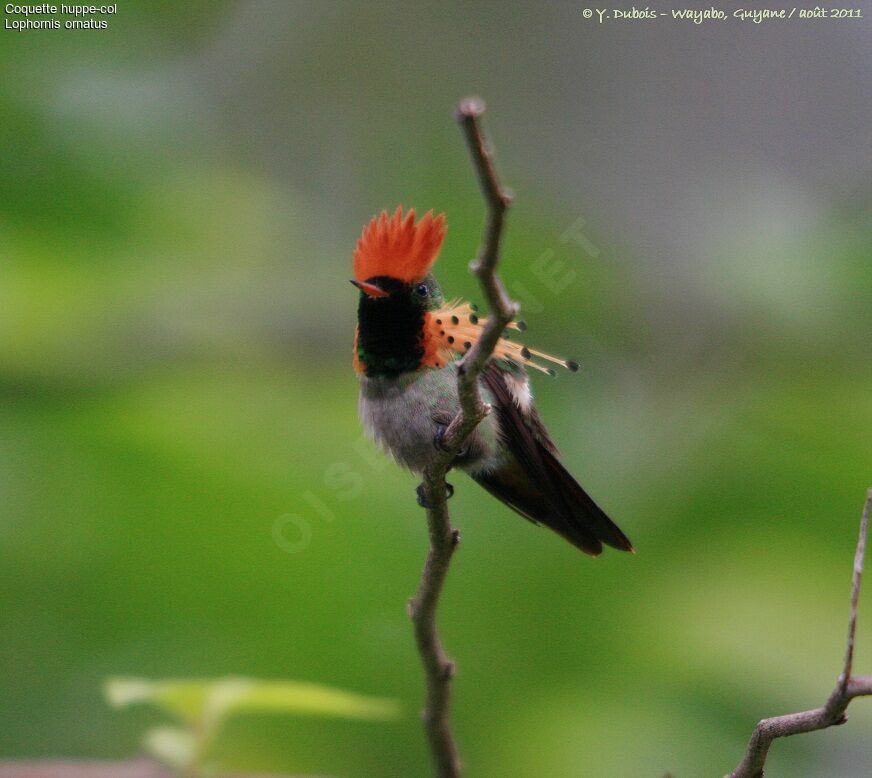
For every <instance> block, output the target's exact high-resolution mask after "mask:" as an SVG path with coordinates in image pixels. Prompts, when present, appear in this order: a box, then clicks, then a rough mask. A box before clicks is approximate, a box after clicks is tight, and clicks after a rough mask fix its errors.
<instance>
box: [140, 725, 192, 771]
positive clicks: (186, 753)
mask: <svg viewBox="0 0 872 778" xmlns="http://www.w3.org/2000/svg"><path fill="white" fill-rule="evenodd" d="M143 743H144V745H145V748H146V750H147V751H148V752H149V753H150V754H151V755H152V756H153V757H154V758H155V759H157V760H158V761H160V762H162V763H163V764H165V765H168V766H169V767H172V768H174V769H176V770H180V771H181V770H189V769H190V768H191V767H192V766H193V765H195V764H196V761H197V757H198V756H199V753H200V749H199V745H198V744H197V739H196V737H194V735H193V734H192V733H190V732H187V731H186V730H184V729H179V728H178V727H155V728H154V729H150V730H149V731H148V732H146V734H145V738H144V740H143Z"/></svg>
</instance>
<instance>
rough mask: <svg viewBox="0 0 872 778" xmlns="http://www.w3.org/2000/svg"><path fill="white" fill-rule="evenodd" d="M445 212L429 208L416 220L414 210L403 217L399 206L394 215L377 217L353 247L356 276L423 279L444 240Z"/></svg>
mask: <svg viewBox="0 0 872 778" xmlns="http://www.w3.org/2000/svg"><path fill="white" fill-rule="evenodd" d="M445 229H446V228H445V214H442V213H440V214H439V215H438V216H433V211H427V213H425V214H424V215H423V216H422V217H421V219H420V221H418V223H417V224H416V223H415V209H414V208H412V209H410V210H409V212H408V213H407V214H406V215H405V216H404V215H403V208H402V206H398V207H397V210H396V211H394V213H393V216H388V213H387V211H382V212H381V213H380V214H379V215H378V216H374V217H373V218H372V219H371V220H370V222H369V224H367V225H366V227H364V228H363V232H362V233H361V235H360V238H359V239H358V241H357V246H356V247H355V249H354V277H355V278H356V279H357V280H358V281H366V280H367V279H369V278H375V277H377V276H390V277H391V278H396V279H398V280H400V281H403V282H404V283H415V282H416V281H420V280H421V279H422V278H424V276H426V275H427V273H428V272H429V271H430V268H431V267H432V266H433V263H434V262H435V261H436V257H437V255H438V254H439V249H440V248H441V247H442V241H443V240H444V239H445Z"/></svg>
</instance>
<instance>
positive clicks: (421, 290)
mask: <svg viewBox="0 0 872 778" xmlns="http://www.w3.org/2000/svg"><path fill="white" fill-rule="evenodd" d="M429 292H430V290H429V289H428V288H427V284H418V286H416V287H415V294H417V295H418V297H426V296H427V294H428V293H429Z"/></svg>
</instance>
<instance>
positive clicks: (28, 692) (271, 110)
mask: <svg viewBox="0 0 872 778" xmlns="http://www.w3.org/2000/svg"><path fill="white" fill-rule="evenodd" d="M690 6H691V7H702V4H696V5H695V6H694V4H690ZM583 7H584V5H583V4H580V3H577V2H567V3H559V2H556V3H549V4H538V3H533V2H529V3H518V2H476V3H471V2H464V3H458V2H448V3H428V4H424V3H407V2H376V3H341V2H329V3H322V2H314V1H313V2H298V1H296V0H295V1H293V2H291V1H289V2H267V1H262V2H202V1H201V2H194V1H193V0H189V1H188V2H185V3H176V2H170V1H169V0H166V1H163V2H157V1H156V0H154V1H152V2H136V3H134V2H123V1H122V2H121V3H120V4H119V13H118V14H117V16H116V17H114V18H113V19H112V20H111V22H110V28H109V29H108V30H103V31H94V30H90V31H88V30H85V31H78V32H67V31H58V32H50V31H29V32H13V31H9V30H3V31H2V35H0V67H2V73H3V77H2V80H0V181H2V188H0V227H2V229H0V394H2V403H0V425H2V426H0V430H2V435H0V493H2V498H0V505H2V514H0V587H2V592H0V595H2V600H0V603H2V605H0V756H4V757H10V758H23V757H40V756H71V757H89V758H90V757H93V758H124V757H127V756H130V755H133V754H135V753H137V750H138V748H139V739H140V736H141V733H142V731H143V729H144V728H145V727H146V726H147V725H148V724H150V723H153V722H154V721H155V720H157V716H156V715H155V714H153V713H152V712H150V711H147V710H138V711H131V712H117V711H112V710H110V709H109V708H108V707H107V706H106V704H105V702H104V700H103V699H102V697H101V691H100V687H101V684H102V681H103V679H104V678H105V677H106V676H109V675H117V674H133V675H143V676H147V677H155V678H167V677H211V676H219V675H225V674H245V675H252V676H258V677H287V678H298V679H303V680H311V681H319V682H323V683H328V684H332V685H335V686H339V687H344V688H348V689H351V690H354V691H357V692H361V693H365V694H371V695H378V696H387V697H395V698H397V699H399V700H401V702H402V704H403V708H404V715H403V716H402V717H401V718H400V719H398V720H397V721H394V722H388V723H373V722H343V721H331V720H317V719H308V720H307V719H297V718H293V717H277V716H273V717H258V718H255V719H252V718H245V719H239V720H237V721H235V722H234V723H232V724H231V725H229V727H228V728H227V730H226V731H225V736H224V738H223V739H222V742H221V743H220V746H219V750H220V755H221V758H222V760H223V761H224V763H225V764H227V765H229V766H232V767H237V768H244V769H247V770H272V771H276V772H279V771H282V772H300V773H303V772H311V773H319V774H326V775H341V776H355V777H360V776H423V775H426V774H427V773H428V771H429V767H428V762H427V759H428V757H427V752H426V750H425V746H424V741H423V737H422V734H421V731H420V724H419V720H418V716H417V712H418V709H419V706H420V701H421V698H422V682H421V677H420V672H419V666H418V661H417V655H416V654H415V651H414V648H413V643H412V639H411V634H410V628H409V624H408V623H407V619H406V615H405V603H406V599H407V597H408V595H410V594H411V593H412V591H413V589H414V587H415V584H416V582H417V578H418V575H419V572H420V568H421V564H422V561H423V558H424V553H425V548H426V542H427V541H426V530H425V524H424V516H423V513H422V512H421V510H420V509H419V508H418V507H417V506H416V505H415V501H414V487H415V485H416V482H415V480H414V478H413V477H412V476H410V475H408V474H406V473H403V472H401V471H400V470H398V469H397V468H395V467H394V466H393V465H392V464H390V463H389V462H388V460H387V459H386V458H384V457H383V456H382V455H381V454H379V453H378V452H376V450H375V448H374V447H373V446H372V445H371V444H369V443H368V442H366V441H364V440H362V438H361V434H360V429H359V425H358V422H357V418H356V391H357V388H356V379H355V376H354V374H353V372H352V370H351V365H350V361H351V350H350V348H351V337H352V331H353V327H354V320H355V301H356V293H355V292H354V290H353V289H352V288H351V287H350V286H349V284H348V282H347V278H348V277H349V273H350V252H351V249H352V246H353V244H354V241H355V240H356V238H357V235H358V233H359V230H360V228H361V226H362V225H363V223H364V222H365V221H366V220H367V219H368V218H369V217H370V216H371V215H372V214H373V213H374V212H376V211H377V210H378V209H380V208H382V207H393V206H394V205H396V204H397V203H403V204H405V205H414V206H417V207H418V208H419V209H426V208H430V207H432V208H435V209H438V210H441V211H445V212H446V213H447V215H448V220H449V224H450V228H449V234H448V238H447V241H446V245H445V248H444V251H443V254H442V259H441V261H440V265H439V276H440V278H441V280H442V281H443V284H444V286H445V287H446V288H447V289H448V290H449V292H450V293H452V294H458V295H464V296H467V297H471V298H472V299H476V298H477V297H478V295H477V290H476V287H475V285H474V283H473V280H472V279H471V278H470V277H469V275H468V274H467V271H466V265H467V261H468V260H469V259H470V258H471V256H472V255H473V253H474V251H475V248H476V246H477V243H478V237H479V233H480V230H481V226H482V223H483V206H482V203H481V200H480V197H479V194H478V191H477V187H476V182H475V180H474V177H473V174H472V171H471V168H470V165H469V162H468V158H467V153H466V150H465V148H464V146H463V143H462V140H461V137H460V134H459V132H458V130H457V128H456V126H455V125H454V123H453V120H452V109H453V105H454V103H455V101H456V99H457V98H458V97H460V96H462V95H464V94H467V93H478V94H481V95H482V96H483V97H484V98H485V99H486V101H487V103H488V106H489V112H488V115H487V117H486V119H487V126H488V129H489V132H490V134H491V136H492V138H493V140H494V142H495V144H496V146H497V148H498V154H499V163H500V167H501V170H502V173H503V176H504V178H505V180H506V182H507V183H508V184H510V185H511V186H512V187H513V189H514V190H515V191H516V193H517V204H516V207H515V208H514V209H513V211H512V213H511V215H510V226H509V233H508V236H507V239H506V245H505V265H504V276H505V278H506V280H507V283H508V285H509V288H510V290H511V291H512V292H513V294H515V295H516V296H517V297H518V298H519V299H520V300H521V302H522V304H523V305H524V307H525V311H524V316H525V318H526V319H527V321H528V323H529V325H530V329H529V333H528V335H529V341H530V342H532V343H535V344H536V345H538V346H540V347H542V348H545V349H548V350H550V351H553V352H555V353H559V354H565V355H568V356H571V357H573V358H575V359H577V360H578V361H579V362H580V363H581V365H582V369H581V371H580V373H579V374H577V375H569V374H565V375H561V376H559V377H558V378H556V379H553V380H551V379H547V378H544V379H537V380H536V390H537V397H538V400H539V403H540V405H541V408H542V412H543V414H544V416H545V418H546V419H547V420H548V421H549V423H550V426H551V427H552V430H553V433H554V436H555V438H556V439H557V441H558V443H559V445H560V446H561V448H562V449H563V452H564V455H565V459H566V460H567V462H568V463H569V465H570V467H571V469H572V470H573V471H575V472H576V473H577V474H578V475H579V477H580V479H581V480H582V482H583V483H584V484H585V485H586V486H587V487H588V489H589V490H590V491H591V492H592V493H593V494H594V495H595V496H596V498H597V499H598V500H599V501H600V502H601V503H602V504H603V505H604V506H605V507H606V508H607V509H608V510H609V511H610V513H611V514H612V515H613V516H614V517H615V518H616V519H617V520H618V522H619V523H620V524H621V526H622V527H623V528H624V529H626V531H627V532H628V534H629V535H630V536H631V537H632V539H633V540H634V542H635V544H636V546H637V548H638V553H637V555H636V556H635V557H629V556H626V555H621V554H618V553H606V554H605V555H604V556H603V557H602V558H600V559H597V560H591V559H588V558H586V557H583V556H582V555H580V554H579V553H578V552H577V551H575V550H574V549H573V548H571V547H569V546H568V545H567V544H565V543H564V542H562V541H561V540H560V539H559V538H557V537H556V536H554V535H552V534H550V533H548V532H547V531H545V530H540V529H537V528H535V527H533V526H531V525H529V524H527V523H526V522H524V521H521V520H520V519H518V518H517V517H516V516H514V515H513V514H511V513H510V512H509V511H508V510H507V509H504V508H503V507H502V506H500V505H498V504H496V503H495V502H493V501H492V500H491V499H490V498H488V497H487V496H486V495H484V493H482V492H481V491H479V490H478V489H477V488H473V486H472V485H471V483H470V482H468V481H466V480H465V479H464V478H463V477H462V476H457V478H456V479H455V482H456V485H457V487H458V489H457V494H456V496H455V498H454V499H453V500H452V508H453V511H454V519H455V522H456V524H457V525H458V526H459V527H461V528H462V531H463V538H464V540H463V546H462V550H461V552H460V554H459V555H458V556H457V557H456V559H455V564H454V567H453V570H452V572H451V576H450V581H449V584H448V587H447V591H446V594H445V598H444V603H443V606H442V612H441V621H442V629H443V633H444V638H445V641H446V643H447V645H448V647H449V649H450V652H451V654H452V655H453V656H454V657H455V658H456V659H457V661H458V663H459V668H460V672H459V675H458V678H457V684H456V696H455V703H454V711H455V714H454V715H455V721H456V727H457V731H458V737H459V740H460V743H461V748H462V751H463V755H464V760H465V762H466V764H467V767H468V772H469V775H470V776H500V777H501V778H509V777H520V776H524V777H529V776H536V777H538V776H548V777H549V778H564V777H569V776H625V777H627V778H630V777H635V776H640V777H641V776H646V777H650V776H661V775H663V774H664V773H665V772H667V771H671V772H672V774H673V775H675V776H718V775H722V774H723V773H724V772H726V771H727V770H728V769H729V768H731V767H732V766H733V765H734V764H735V763H736V762H737V761H738V760H739V757H740V755H741V753H742V751H743V749H744V746H745V742H746V740H747V737H748V736H749V734H750V732H751V729H752V727H753V725H754V723H755V722H756V720H757V719H758V718H760V717H762V716H764V715H773V714H776V713H780V712H787V711H791V710H798V709H802V708H805V707H812V706H814V705H816V704H818V703H819V702H820V701H822V700H823V699H824V698H825V695H826V694H827V693H828V692H829V690H830V689H831V688H832V684H833V682H834V679H835V676H836V674H837V673H838V670H839V663H840V661H841V656H842V651H843V645H844V632H845V625H846V617H847V608H848V590H849V581H850V573H851V560H852V554H853V548H854V544H855V541H856V531H857V523H858V520H859V513H860V508H861V505H862V501H863V498H864V495H865V489H866V487H867V486H869V485H872V445H870V440H872V438H870V429H872V337H870V334H872V305H870V296H872V272H870V261H872V251H870V245H872V242H870V238H872V227H870V193H872V186H870V181H872V179H870V157H872V143H870V130H869V128H870V126H872V121H870V120H872V116H870V106H872V100H870V98H872V88H870V84H872V81H870V79H869V72H870V70H869V66H870V61H869V60H870V56H872V48H870V46H869V45H868V43H869V39H870V38H869V35H870V28H869V21H868V19H867V20H845V21H840V22H835V21H827V20H823V21H821V20H817V21H807V22H802V23H800V22H793V23H768V24H762V25H753V24H750V23H744V24H743V23H740V22H722V23H717V24H715V23H712V24H709V25H702V26H695V25H693V24H690V23H677V22H672V21H670V20H658V21H657V22H647V23H646V22H623V23H622V22H612V23H610V24H603V25H598V24H596V23H595V21H586V20H584V18H583V17H582V15H581V9H582V8H583ZM860 7H865V9H866V11H867V16H868V15H869V12H870V11H872V9H870V8H869V5H868V3H865V4H863V3H861V4H860ZM867 594H868V593H867ZM870 600H872V597H867V601H866V603H865V604H864V606H865V607H864V609H863V611H862V613H861V624H860V633H859V647H858V658H857V667H858V669H859V670H860V671H865V672H870V671H872V601H870ZM870 727H872V706H870V705H868V704H864V702H863V701H862V700H861V701H858V702H857V703H856V704H855V705H854V706H853V707H852V709H851V722H850V724H849V725H848V726H846V727H841V728H837V729H835V730H830V731H827V732H825V733H820V734H814V735H806V736H803V737H802V738H796V739H793V740H792V741H790V742H780V743H778V744H777V745H776V746H775V748H774V751H773V755H772V759H771V774H772V775H773V776H803V777H806V776H827V777H828V778H837V777H840V776H844V777H848V776H850V777H852V778H856V777H857V776H865V775H869V774H870V771H872V739H870V737H869V733H870ZM767 774H768V773H767Z"/></svg>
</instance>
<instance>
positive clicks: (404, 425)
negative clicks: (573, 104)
mask: <svg viewBox="0 0 872 778" xmlns="http://www.w3.org/2000/svg"><path fill="white" fill-rule="evenodd" d="M444 237H445V217H444V215H439V216H435V217H434V216H433V213H432V211H430V212H428V213H426V214H425V215H424V216H423V217H422V218H421V219H420V220H419V221H417V222H416V221H415V212H414V210H410V211H409V212H408V213H406V214H404V213H403V211H402V208H397V210H396V211H395V212H394V213H393V215H391V216H389V215H388V214H387V213H386V212H385V211H382V213H381V215H379V216H377V217H375V218H373V219H372V220H371V221H370V223H369V224H368V225H367V226H366V227H365V228H364V229H363V233H362V234H361V236H360V239H359V240H358V242H357V246H356V248H355V250H354V261H353V265H354V278H353V279H352V281H351V283H352V284H354V285H355V286H356V287H357V288H358V289H359V290H360V298H359V303H358V310H357V317H358V326H357V333H356V336H355V342H354V367H355V369H356V370H357V372H358V374H359V376H360V400H359V412H360V418H361V420H362V422H363V425H364V427H365V428H366V431H367V433H368V434H369V435H370V437H372V438H373V439H374V440H375V441H376V442H377V443H378V444H380V445H381V446H382V447H383V448H385V449H386V450H387V451H388V452H389V453H390V454H392V455H393V457H394V458H395V459H396V460H397V461H398V462H399V463H400V464H401V465H403V466H405V467H407V468H409V469H410V470H412V471H413V472H418V473H420V472H422V471H423V470H424V468H425V467H426V466H427V464H428V463H429V462H430V461H431V459H432V457H433V455H434V452H435V450H436V448H438V447H440V445H441V440H442V436H443V435H444V433H445V430H446V429H447V427H448V425H449V424H450V422H451V420H452V419H453V418H454V417H455V415H456V414H457V412H458V410H459V407H460V405H459V400H458V393H457V364H458V362H457V360H458V359H459V357H461V356H462V355H463V354H464V353H466V352H467V351H468V350H469V349H470V348H471V347H472V344H473V343H474V342H475V341H476V340H477V339H478V338H479V337H480V336H481V333H482V331H483V329H484V324H485V323H486V320H485V319H484V318H479V316H478V314H477V312H476V308H475V307H474V306H472V305H470V304H469V303H465V302H461V301H459V300H454V301H450V302H446V300H445V298H444V297H443V294H442V290H441V289H440V288H439V284H438V283H437V282H436V279H435V278H434V277H433V275H432V273H431V272H430V268H431V267H432V266H433V264H434V263H435V261H436V257H437V255H438V253H439V249H440V248H441V246H442V241H443V239H444ZM508 329H511V330H515V331H519V330H523V329H524V326H523V324H521V323H519V322H512V323H511V324H509V325H508ZM551 365H557V366H560V367H564V368H568V369H569V370H573V371H575V370H577V369H578V365H577V364H576V363H575V362H572V361H569V360H565V359H560V358H558V357H554V356H551V355H550V354H546V353H545V352H542V351H537V350H536V349H533V348H528V347H527V346H524V345H521V344H520V343H517V342H515V341H513V340H509V339H508V338H505V337H503V338H501V339H500V340H499V342H498V343H497V346H496V348H495V349H494V353H493V356H492V358H491V359H490V360H489V362H488V363H487V365H486V366H485V368H484V370H483V371H482V373H481V376H480V379H479V380H480V381H481V393H482V397H483V398H484V400H485V401H486V402H488V403H490V404H491V406H492V407H493V409H494V411H495V412H494V413H491V414H489V415H488V416H487V417H486V418H485V419H484V421H482V422H481V423H480V424H479V425H478V426H477V427H476V428H475V430H474V431H473V432H472V434H471V435H470V436H469V438H468V439H467V440H466V443H465V445H464V448H463V450H462V451H461V452H460V454H458V456H457V459H456V460H455V462H454V466H455V467H458V468H460V469H461V470H464V471H465V472H466V473H468V474H469V475H470V476H471V477H472V478H473V479H474V480H475V481H476V482H478V483H479V484H481V485H482V486H483V487H484V488H485V489H487V491H489V492H490V493H491V494H492V495H494V496H495V497H497V498H498V499H499V500H501V501H502V502H504V503H505V504H506V505H508V506H509V507H510V508H512V509H513V510H515V511H517V512H518V513H520V514H521V515H522V516H524V517H525V518H527V519H529V520H530V521H532V522H534V523H536V524H544V525H545V526H546V527H550V528H551V529H552V530H554V531H555V532H557V533H558V534H559V535H562V536H563V537H564V538H566V539H567V540H568V541H569V542H570V543H572V544H573V545H574V546H577V547H578V548H580V549H581V550H582V551H584V552H586V553H588V554H591V555H597V554H599V553H600V552H601V551H602V548H603V544H606V545H609V546H612V547H614V548H617V549H621V550H624V551H632V550H633V546H632V545H631V543H630V541H629V540H628V539H627V537H626V536H625V535H624V533H623V532H621V530H620V529H619V528H618V527H617V526H616V525H615V524H614V522H612V521H611V519H609V517H608V516H607V515H606V514H605V513H604V512H603V510H602V509H601V508H600V507H599V506H598V505H597V504H596V503H595V502H594V501H593V499H591V497H590V496H589V495H588V494H587V492H585V491H584V489H582V488H581V486H579V484H578V483H577V482H576V481H575V479H574V478H573V477H572V476H571V475H570V474H569V473H568V472H567V471H566V469H565V468H564V467H563V465H562V464H561V463H560V461H559V459H558V452H557V448H556V447H555V445H554V443H553V442H552V441H551V438H550V437H549V435H548V432H547V431H546V430H545V427H544V426H543V424H542V421H541V419H540V418H539V414H538V412H537V411H536V408H535V406H534V405H533V397H532V393H531V391H530V379H529V375H528V373H527V369H528V368H529V369H533V370H537V371H540V372H544V373H549V374H551V375H553V374H554V368H553V367H551Z"/></svg>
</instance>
